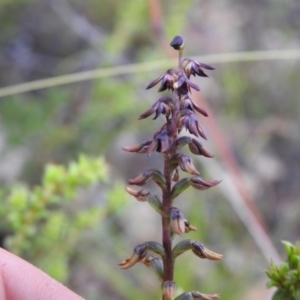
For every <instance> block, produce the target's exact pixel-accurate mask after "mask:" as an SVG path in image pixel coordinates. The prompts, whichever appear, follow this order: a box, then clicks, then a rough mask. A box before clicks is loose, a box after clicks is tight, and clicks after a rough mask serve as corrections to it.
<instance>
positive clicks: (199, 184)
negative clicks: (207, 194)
mask: <svg viewBox="0 0 300 300" xmlns="http://www.w3.org/2000/svg"><path fill="white" fill-rule="evenodd" d="M190 182H191V186H192V187H193V188H195V189H197V190H200V191H203V190H207V189H209V188H211V187H213V186H216V185H217V184H219V183H220V182H221V180H204V179H203V178H202V177H200V176H193V177H191V178H190Z"/></svg>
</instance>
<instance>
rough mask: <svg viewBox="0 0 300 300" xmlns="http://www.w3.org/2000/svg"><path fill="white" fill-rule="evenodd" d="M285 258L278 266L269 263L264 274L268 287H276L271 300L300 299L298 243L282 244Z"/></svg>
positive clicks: (299, 246)
mask: <svg viewBox="0 0 300 300" xmlns="http://www.w3.org/2000/svg"><path fill="white" fill-rule="evenodd" d="M282 243H283V245H284V247H285V251H286V255H287V258H286V260H285V261H284V262H283V263H282V264H281V265H279V266H277V265H275V264H274V263H271V264H270V266H269V269H268V271H267V272H266V273H267V275H268V277H269V278H270V281H269V282H268V283H267V286H268V287H273V286H274V287H276V288H277V291H276V292H275V293H274V295H273V297H272V300H299V299H300V243H298V244H295V245H293V244H291V243H290V242H286V241H284V242H282Z"/></svg>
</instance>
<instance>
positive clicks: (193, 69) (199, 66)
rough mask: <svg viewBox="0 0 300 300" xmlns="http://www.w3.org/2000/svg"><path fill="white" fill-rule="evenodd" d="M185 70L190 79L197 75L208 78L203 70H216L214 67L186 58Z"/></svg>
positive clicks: (184, 62) (184, 61)
mask: <svg viewBox="0 0 300 300" xmlns="http://www.w3.org/2000/svg"><path fill="white" fill-rule="evenodd" d="M183 69H184V72H185V74H186V76H187V77H188V78H190V76H191V75H194V76H195V77H196V75H198V76H201V77H208V76H207V75H206V74H205V73H204V71H203V69H206V70H214V68H213V67H211V66H209V65H206V64H203V63H200V62H198V61H197V60H194V59H190V58H185V59H184V60H183Z"/></svg>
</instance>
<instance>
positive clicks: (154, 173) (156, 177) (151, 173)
mask: <svg viewBox="0 0 300 300" xmlns="http://www.w3.org/2000/svg"><path fill="white" fill-rule="evenodd" d="M151 179H152V180H153V181H154V182H155V183H157V185H158V186H159V187H161V188H162V189H164V188H165V184H166V179H165V177H164V175H163V174H162V173H161V172H160V171H158V170H155V169H150V170H146V171H143V172H142V173H141V174H139V175H138V176H137V177H136V178H134V179H130V180H128V183H129V184H134V185H139V186H142V185H145V184H146V183H147V182H148V181H149V180H151Z"/></svg>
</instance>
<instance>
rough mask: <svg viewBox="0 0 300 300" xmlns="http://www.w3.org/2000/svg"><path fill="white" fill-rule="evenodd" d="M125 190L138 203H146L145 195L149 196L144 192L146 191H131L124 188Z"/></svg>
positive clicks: (128, 188)
mask: <svg viewBox="0 0 300 300" xmlns="http://www.w3.org/2000/svg"><path fill="white" fill-rule="evenodd" d="M125 190H126V192H127V193H128V194H129V195H131V196H133V197H135V198H136V199H137V200H138V201H140V202H146V201H147V195H148V194H149V192H148V191H146V190H140V191H136V190H133V189H131V188H130V187H126V188H125Z"/></svg>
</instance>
